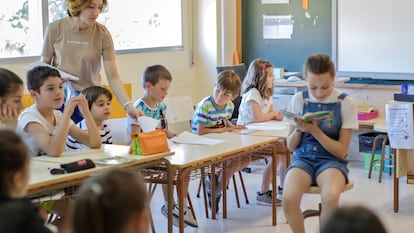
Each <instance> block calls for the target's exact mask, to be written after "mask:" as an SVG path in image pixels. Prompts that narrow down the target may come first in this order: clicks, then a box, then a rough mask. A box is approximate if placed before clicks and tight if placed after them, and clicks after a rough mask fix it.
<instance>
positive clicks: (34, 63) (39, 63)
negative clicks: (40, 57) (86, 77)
mask: <svg viewBox="0 0 414 233" xmlns="http://www.w3.org/2000/svg"><path fill="white" fill-rule="evenodd" d="M36 66H47V67H50V68H54V69H56V70H57V71H59V73H60V76H61V77H62V78H69V79H70V80H73V81H78V80H79V77H76V76H75V75H73V74H69V73H67V72H65V71H63V70H60V69H58V68H56V67H54V66H51V65H49V64H47V63H44V62H42V61H35V62H33V63H32V64H30V65H28V66H22V67H21V68H22V69H24V70H31V69H33V68H34V67H36Z"/></svg>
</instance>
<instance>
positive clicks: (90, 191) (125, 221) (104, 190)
mask: <svg viewBox="0 0 414 233" xmlns="http://www.w3.org/2000/svg"><path fill="white" fill-rule="evenodd" d="M148 222H149V212H148V194H147V191H146V187H145V185H144V182H143V180H142V179H141V178H140V177H139V176H138V175H137V174H136V173H132V172H129V171H127V170H120V169H116V170H110V171H106V172H104V173H102V174H99V175H96V176H92V177H90V178H88V179H87V180H86V181H85V182H84V183H83V184H82V186H81V188H80V190H79V193H78V195H77V196H76V199H75V208H74V211H73V230H74V232H76V233H114V232H117V233H147V232H148Z"/></svg>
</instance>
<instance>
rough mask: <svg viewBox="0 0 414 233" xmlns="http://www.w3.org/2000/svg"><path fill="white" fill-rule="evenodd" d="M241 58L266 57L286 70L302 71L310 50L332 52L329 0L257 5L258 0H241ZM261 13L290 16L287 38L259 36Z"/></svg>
mask: <svg viewBox="0 0 414 233" xmlns="http://www.w3.org/2000/svg"><path fill="white" fill-rule="evenodd" d="M242 3H243V4H242V34H243V37H242V44H243V45H242V47H243V58H242V61H244V62H247V63H250V62H251V61H252V60H253V59H255V58H262V59H266V60H269V61H270V62H271V63H272V64H273V65H274V66H275V67H281V68H285V69H286V70H287V71H302V65H303V63H304V61H305V60H306V58H307V57H308V56H309V55H310V54H313V53H326V54H329V55H331V54H332V39H331V38H332V1H331V0H318V1H309V9H308V10H304V9H303V8H302V1H290V3H289V4H261V0H243V1H242ZM263 15H292V20H293V34H292V37H291V39H263V20H262V18H263Z"/></svg>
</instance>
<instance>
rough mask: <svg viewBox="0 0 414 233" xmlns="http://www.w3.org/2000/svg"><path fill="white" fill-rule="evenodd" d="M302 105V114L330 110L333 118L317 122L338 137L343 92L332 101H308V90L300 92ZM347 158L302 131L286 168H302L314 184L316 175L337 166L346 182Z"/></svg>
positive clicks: (333, 137) (331, 136) (327, 131)
mask: <svg viewBox="0 0 414 233" xmlns="http://www.w3.org/2000/svg"><path fill="white" fill-rule="evenodd" d="M302 96H303V100H304V106H303V114H305V113H308V112H318V111H331V112H332V114H333V116H334V119H333V120H331V121H322V122H319V123H318V126H319V128H320V129H321V130H322V131H323V132H324V133H325V134H326V135H327V136H328V137H330V138H332V139H334V140H338V139H339V132H340V130H341V126H342V116H341V102H342V100H344V98H345V97H346V94H345V93H342V94H341V95H339V96H338V101H337V102H334V103H317V102H310V99H309V92H308V90H305V91H303V93H302ZM347 164H348V161H347V160H344V159H340V158H337V157H335V156H334V155H332V154H330V153H329V152H328V151H327V150H326V149H325V148H324V147H323V146H322V145H321V144H320V143H319V142H318V141H317V140H316V139H315V138H314V137H313V136H312V134H310V133H305V132H303V133H302V138H301V142H300V144H299V146H298V147H297V148H296V150H295V151H294V152H293V155H292V162H291V164H290V165H289V168H288V170H290V169H291V168H294V167H297V168H300V169H302V170H304V171H305V172H306V173H308V174H309V175H310V176H311V178H312V185H315V184H316V177H318V175H319V174H320V173H321V172H322V171H324V170H325V169H327V168H337V169H339V170H340V171H341V172H342V174H343V175H344V176H345V180H346V182H347V183H348V172H349V170H348V168H347V167H346V165H347Z"/></svg>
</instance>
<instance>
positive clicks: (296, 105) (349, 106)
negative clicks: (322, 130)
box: [287, 89, 358, 129]
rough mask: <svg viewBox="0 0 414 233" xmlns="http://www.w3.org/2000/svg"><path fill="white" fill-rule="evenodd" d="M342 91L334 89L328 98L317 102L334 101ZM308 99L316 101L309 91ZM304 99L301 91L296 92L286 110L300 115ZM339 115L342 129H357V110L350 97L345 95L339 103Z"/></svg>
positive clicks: (336, 100)
mask: <svg viewBox="0 0 414 233" xmlns="http://www.w3.org/2000/svg"><path fill="white" fill-rule="evenodd" d="M341 94H342V93H341V92H339V91H338V90H336V89H334V90H333V91H332V93H331V95H330V96H328V98H326V99H325V100H324V101H323V102H319V103H335V102H338V97H339V95H341ZM309 100H310V102H312V103H315V102H318V101H317V100H316V99H315V98H314V97H313V96H312V94H311V92H309ZM303 105H304V100H303V96H302V92H299V93H296V94H295V95H294V96H293V98H292V100H291V101H290V103H289V106H288V108H287V110H288V111H289V112H293V113H296V114H298V115H302V114H303V113H302V111H303ZM341 116H342V128H343V129H358V111H357V107H356V105H355V103H354V102H353V100H352V99H351V97H349V96H346V97H345V99H344V100H343V101H342V103H341Z"/></svg>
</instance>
